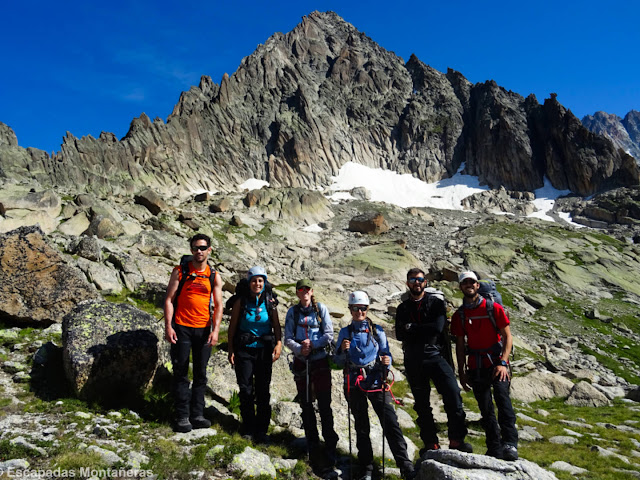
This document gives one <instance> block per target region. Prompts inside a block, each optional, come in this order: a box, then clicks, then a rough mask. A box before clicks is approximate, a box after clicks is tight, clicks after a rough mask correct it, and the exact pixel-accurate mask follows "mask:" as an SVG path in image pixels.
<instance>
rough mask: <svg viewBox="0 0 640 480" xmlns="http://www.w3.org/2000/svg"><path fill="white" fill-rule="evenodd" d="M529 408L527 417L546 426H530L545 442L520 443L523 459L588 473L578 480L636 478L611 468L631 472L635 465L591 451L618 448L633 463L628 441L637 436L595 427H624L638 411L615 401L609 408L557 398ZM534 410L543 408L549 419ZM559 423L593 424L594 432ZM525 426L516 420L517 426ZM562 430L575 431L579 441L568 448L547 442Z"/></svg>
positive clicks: (638, 436) (563, 433)
mask: <svg viewBox="0 0 640 480" xmlns="http://www.w3.org/2000/svg"><path fill="white" fill-rule="evenodd" d="M515 408H516V411H518V410H523V409H524V408H525V407H523V406H518V405H516V407H515ZM528 408H530V409H531V411H527V412H526V413H527V415H529V416H531V417H533V418H535V419H537V420H540V421H542V422H544V423H545V425H541V424H537V423H531V426H534V427H536V429H537V431H538V432H539V433H540V434H541V435H542V436H543V437H544V440H541V441H537V442H521V443H520V446H519V452H520V456H521V457H522V458H526V459H527V460H531V461H533V462H535V463H537V464H539V465H540V466H542V467H543V468H548V467H549V465H551V464H552V463H553V462H555V461H558V460H563V461H565V462H568V463H570V464H572V465H575V466H577V467H581V468H585V469H587V470H588V471H589V473H588V474H584V475H581V476H580V478H581V479H598V480H614V479H616V480H617V479H631V478H635V477H633V476H631V475H625V474H622V473H620V472H615V471H614V470H613V469H614V468H620V469H630V470H633V469H637V466H635V467H634V466H633V464H631V465H629V464H625V463H624V462H623V461H622V460H619V459H616V458H612V457H603V456H600V455H599V454H598V453H596V452H594V451H592V450H591V447H592V446H594V445H598V446H601V447H603V448H607V449H617V450H618V453H620V454H622V455H625V456H628V457H629V458H630V460H631V461H632V462H633V461H635V460H634V457H632V456H630V451H631V450H634V449H636V448H635V447H634V446H633V444H632V442H631V438H635V439H636V440H640V434H637V433H636V434H634V433H630V432H625V431H621V430H617V429H615V428H606V427H604V426H598V425H596V424H597V423H608V424H611V425H623V424H625V421H627V420H630V419H632V418H634V416H637V412H636V413H634V412H633V411H631V410H630V409H629V405H628V404H626V403H625V402H623V401H621V400H619V399H618V400H615V401H614V402H613V405H612V406H609V407H599V408H592V407H572V406H569V405H565V404H564V400H563V399H560V398H556V399H552V400H545V401H539V402H534V403H532V404H530V405H529V406H528ZM537 409H544V410H546V411H547V412H549V413H550V415H549V416H548V417H544V416H542V415H538V414H537V413H536V410H537ZM561 420H574V421H580V422H583V423H586V424H589V425H592V426H593V429H584V428H580V427H573V426H568V425H565V424H563V423H561ZM528 423H529V422H527V421H523V420H522V419H518V425H519V426H520V427H522V426H523V425H526V424H528ZM564 428H568V429H570V430H573V431H576V432H578V433H581V434H583V435H584V436H583V437H580V438H578V442H577V443H576V444H575V445H571V446H565V445H556V444H553V443H551V442H549V438H551V437H553V436H556V435H564V436H568V433H567V432H565V431H564ZM557 476H558V478H567V479H568V478H574V477H571V476H567V475H566V474H565V473H562V472H558V473H557Z"/></svg>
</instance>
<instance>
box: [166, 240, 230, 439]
mask: <svg viewBox="0 0 640 480" xmlns="http://www.w3.org/2000/svg"><path fill="white" fill-rule="evenodd" d="M189 243H190V246H191V260H190V261H189V262H188V265H178V266H177V267H175V268H174V269H173V272H172V273H171V278H170V280H169V285H168V286H167V295H166V297H165V302H164V319H165V339H166V340H167V341H168V342H169V343H171V361H172V364H173V395H174V409H175V424H174V431H176V432H183V433H184V432H189V431H191V429H192V428H209V427H210V426H211V422H210V421H209V420H207V419H206V418H204V415H203V413H204V392H205V389H206V386H207V363H208V362H209V356H210V355H211V347H212V346H213V345H215V344H216V343H218V333H219V331H220V321H221V320H222V280H221V279H220V275H218V274H217V272H216V271H215V270H212V269H211V267H209V264H208V263H207V259H208V258H209V253H211V239H210V238H209V237H208V236H207V235H203V234H201V233H199V234H197V235H194V236H193V237H192V238H191V239H190V240H189ZM187 268H188V270H187ZM185 274H186V275H185ZM185 277H186V278H185ZM212 278H213V280H212ZM212 306H213V315H212V314H211V307H212ZM189 355H192V357H193V385H192V389H191V392H189V376H188V374H189Z"/></svg>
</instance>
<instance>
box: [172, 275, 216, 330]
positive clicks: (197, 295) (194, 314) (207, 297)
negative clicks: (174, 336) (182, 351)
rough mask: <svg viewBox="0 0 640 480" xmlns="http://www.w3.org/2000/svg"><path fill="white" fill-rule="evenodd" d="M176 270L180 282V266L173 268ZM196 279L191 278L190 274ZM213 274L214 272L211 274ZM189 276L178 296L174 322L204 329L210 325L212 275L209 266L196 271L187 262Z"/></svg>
mask: <svg viewBox="0 0 640 480" xmlns="http://www.w3.org/2000/svg"><path fill="white" fill-rule="evenodd" d="M176 269H177V270H178V280H182V271H181V270H180V266H177V267H175V268H174V270H176ZM194 273H195V274H196V275H197V276H196V277H191V275H192V274H194ZM213 273H214V274H215V272H213ZM189 275H190V278H188V279H187V281H186V282H185V284H184V286H183V287H182V291H181V292H180V295H179V296H178V303H177V306H176V311H175V316H174V321H175V322H176V323H177V324H178V325H183V326H185V327H193V328H204V327H208V326H209V325H210V324H211V315H210V314H209V305H210V304H211V302H212V300H211V280H210V279H209V276H210V275H212V272H211V268H209V265H207V267H206V268H205V269H204V271H201V272H199V271H196V270H195V269H194V268H193V265H192V264H191V262H189Z"/></svg>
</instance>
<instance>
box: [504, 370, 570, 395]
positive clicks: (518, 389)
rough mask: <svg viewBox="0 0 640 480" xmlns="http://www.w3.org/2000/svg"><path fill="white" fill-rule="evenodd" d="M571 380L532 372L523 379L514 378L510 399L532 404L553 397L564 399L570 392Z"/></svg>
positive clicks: (556, 375)
mask: <svg viewBox="0 0 640 480" xmlns="http://www.w3.org/2000/svg"><path fill="white" fill-rule="evenodd" d="M572 388H573V383H572V382H571V380H569V379H567V378H564V377H562V376H560V375H558V374H555V373H550V372H534V373H531V374H529V375H527V376H525V377H514V379H513V380H512V382H511V397H512V398H515V399H516V400H520V401H523V402H532V401H535V400H542V399H547V398H553V397H566V396H568V395H569V393H570V392H571V389H572Z"/></svg>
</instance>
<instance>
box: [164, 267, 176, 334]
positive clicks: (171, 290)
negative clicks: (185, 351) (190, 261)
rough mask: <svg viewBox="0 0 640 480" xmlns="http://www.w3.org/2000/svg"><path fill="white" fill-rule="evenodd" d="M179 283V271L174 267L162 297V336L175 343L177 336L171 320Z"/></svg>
mask: <svg viewBox="0 0 640 480" xmlns="http://www.w3.org/2000/svg"><path fill="white" fill-rule="evenodd" d="M179 283H180V272H179V271H178V270H177V269H176V270H174V271H173V272H171V278H170V279H169V285H167V294H166V296H165V298H164V338H165V340H166V341H167V342H170V343H176V342H177V341H178V336H177V335H176V331H175V330H174V329H173V326H172V325H171V322H172V321H173V314H174V305H173V301H174V300H175V298H176V293H177V292H178V284H179Z"/></svg>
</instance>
